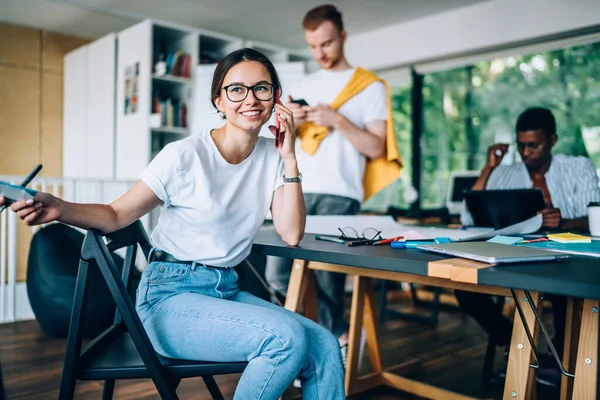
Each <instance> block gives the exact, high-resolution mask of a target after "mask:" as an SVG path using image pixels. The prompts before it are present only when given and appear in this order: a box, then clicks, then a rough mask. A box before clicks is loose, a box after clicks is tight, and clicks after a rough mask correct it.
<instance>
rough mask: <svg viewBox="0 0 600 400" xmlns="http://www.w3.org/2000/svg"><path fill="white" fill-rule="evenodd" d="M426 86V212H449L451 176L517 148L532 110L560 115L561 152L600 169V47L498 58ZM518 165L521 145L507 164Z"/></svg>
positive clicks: (432, 77)
mask: <svg viewBox="0 0 600 400" xmlns="http://www.w3.org/2000/svg"><path fill="white" fill-rule="evenodd" d="M423 81H424V83H423V121H424V122H423V123H424V128H423V134H422V138H421V151H422V162H421V168H422V169H421V172H422V174H421V176H422V178H421V194H420V195H421V196H420V202H421V203H420V207H421V208H423V209H430V208H438V207H442V206H443V205H444V203H445V195H446V188H447V185H448V178H449V174H450V173H451V172H453V171H461V170H479V169H481V168H482V167H483V165H484V164H485V160H486V156H487V148H488V147H489V146H490V145H491V144H493V143H496V142H506V143H511V144H514V142H515V132H514V126H515V122H516V119H517V117H518V115H519V114H520V113H521V112H522V111H523V110H525V109H526V108H527V107H532V106H540V107H547V108H549V109H551V110H552V112H553V113H554V116H555V118H556V123H557V133H558V142H557V144H556V146H555V148H554V150H553V152H554V153H563V154H567V155H583V156H589V157H590V158H591V160H592V161H593V162H594V165H595V166H596V168H599V169H600V43H594V44H588V45H583V46H576V47H568V48H564V49H559V50H554V51H547V52H539V53H534V54H526V55H514V56H510V57H504V58H497V59H494V60H491V61H485V62H479V63H476V64H474V65H472V66H468V67H465V68H457V69H453V70H449V71H441V72H434V73H429V74H426V75H425V76H424V80H423ZM401 148H405V147H404V145H403V147H401ZM408 148H410V146H408ZM518 161H519V156H518V153H517V152H516V149H515V146H514V145H513V146H511V147H510V152H509V154H508V156H507V157H506V160H505V162H507V163H512V162H518Z"/></svg>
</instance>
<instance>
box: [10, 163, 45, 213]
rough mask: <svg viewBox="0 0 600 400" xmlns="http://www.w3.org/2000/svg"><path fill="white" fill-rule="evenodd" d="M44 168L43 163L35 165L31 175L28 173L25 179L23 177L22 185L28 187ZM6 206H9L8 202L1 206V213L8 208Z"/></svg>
mask: <svg viewBox="0 0 600 400" xmlns="http://www.w3.org/2000/svg"><path fill="white" fill-rule="evenodd" d="M41 170H42V164H38V165H37V167H35V168H34V169H33V171H31V173H30V174H29V175H27V176H26V177H25V179H23V182H21V187H26V186H27V185H29V184H30V183H31V181H32V180H33V178H35V176H36V175H37V174H39V172H40V171H41ZM6 207H8V204H4V205H3V206H2V207H1V208H0V213H1V212H2V211H4V210H6Z"/></svg>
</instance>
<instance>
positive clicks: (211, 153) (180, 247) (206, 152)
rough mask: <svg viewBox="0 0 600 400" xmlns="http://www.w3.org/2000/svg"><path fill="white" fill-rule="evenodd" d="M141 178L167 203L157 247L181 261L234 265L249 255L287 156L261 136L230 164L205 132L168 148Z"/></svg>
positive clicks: (158, 229) (156, 236)
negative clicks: (251, 146) (236, 161)
mask: <svg viewBox="0 0 600 400" xmlns="http://www.w3.org/2000/svg"><path fill="white" fill-rule="evenodd" d="M140 179H142V180H143V181H144V182H145V183H146V184H147V185H148V186H149V187H150V189H152V191H153V192H154V193H155V194H156V196H157V197H158V198H159V199H160V200H161V201H162V202H163V205H162V208H161V213H160V217H159V220H158V225H157V226H156V228H155V229H154V231H153V232H152V235H151V239H150V240H151V242H152V245H153V247H155V248H156V249H158V250H163V251H166V252H168V253H170V254H171V255H173V256H174V257H175V258H177V259H179V260H183V261H197V262H199V263H202V264H206V265H213V266H217V267H233V266H236V265H238V264H239V263H240V262H242V261H243V260H244V259H245V258H246V257H247V256H248V254H250V250H251V246H252V240H253V239H254V236H255V235H256V233H257V232H258V230H259V229H260V226H261V225H262V223H263V222H264V220H265V217H266V216H267V213H268V212H269V209H270V207H271V200H272V198H273V192H274V191H275V190H277V189H278V188H279V187H281V186H282V185H283V160H282V158H281V157H280V155H279V152H278V151H277V149H276V148H275V144H274V140H273V139H267V138H263V137H259V138H258V140H257V142H256V145H255V146H254V150H253V151H252V153H250V155H249V156H248V157H247V158H246V159H245V160H244V161H242V162H241V163H239V164H235V165H233V164H229V163H228V162H227V161H226V160H225V159H224V158H223V156H222V155H221V153H220V152H219V150H218V149H217V146H216V145H215V142H214V141H213V139H212V137H211V136H210V131H206V132H202V133H201V134H199V135H194V136H192V137H188V138H185V139H183V140H179V141H177V142H173V143H170V144H168V145H167V146H165V148H164V149H163V150H162V151H161V152H160V153H159V154H158V155H157V156H156V157H155V158H154V160H152V162H151V163H150V165H148V167H147V168H146V169H145V170H144V171H143V172H142V174H141V176H140Z"/></svg>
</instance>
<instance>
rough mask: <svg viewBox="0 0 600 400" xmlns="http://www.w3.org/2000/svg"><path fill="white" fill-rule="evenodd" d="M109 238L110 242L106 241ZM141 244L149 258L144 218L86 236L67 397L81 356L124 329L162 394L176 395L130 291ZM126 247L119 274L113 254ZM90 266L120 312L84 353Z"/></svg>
mask: <svg viewBox="0 0 600 400" xmlns="http://www.w3.org/2000/svg"><path fill="white" fill-rule="evenodd" d="M105 238H106V243H105V241H104V239H105ZM138 245H139V246H140V247H141V248H142V251H143V253H144V255H145V256H146V257H148V254H149V252H150V244H149V241H148V236H147V235H146V232H145V230H144V228H143V226H142V224H141V222H140V221H136V222H134V223H133V224H131V225H129V226H127V227H125V228H123V229H121V230H119V231H116V232H113V233H111V234H108V235H103V234H102V233H101V232H99V231H97V230H93V229H92V230H89V231H88V232H87V233H86V235H85V238H84V240H83V246H82V248H81V261H80V263H79V272H78V275H77V285H76V288H75V298H74V300H73V312H72V314H71V325H70V326H69V338H68V341H67V350H66V355H65V366H64V369H63V383H62V384H61V394H62V393H63V387H62V386H65V389H64V392H65V393H68V394H70V396H69V395H66V396H65V398H72V393H73V390H74V383H73V382H72V380H71V381H69V379H70V378H69V376H71V375H73V373H74V371H75V370H77V366H78V364H79V359H80V358H81V359H83V358H84V357H92V354H94V353H95V352H97V351H101V349H102V345H103V344H104V343H106V344H107V345H109V344H110V342H111V340H112V337H114V335H116V334H118V333H119V331H121V330H122V329H125V330H127V331H128V332H129V334H130V335H131V339H132V341H133V343H134V344H135V346H136V348H137V350H138V352H139V354H140V357H141V358H142V360H143V362H144V364H145V366H146V368H147V370H148V373H149V375H150V376H151V378H152V380H153V381H154V383H155V385H156V387H157V389H158V391H159V393H160V394H161V397H163V398H176V396H175V392H174V388H173V386H172V384H171V383H170V382H169V379H170V377H169V373H168V371H167V370H166V369H165V368H164V367H163V366H162V364H161V363H160V361H159V358H158V356H157V354H156V352H155V351H154V348H153V347H152V343H151V342H150V338H149V337H148V335H147V333H146V331H145V329H144V326H143V325H142V322H141V320H140V319H139V316H138V314H137V312H136V310H135V306H134V304H133V301H132V299H131V297H130V296H129V292H128V287H127V286H128V285H129V283H130V277H131V274H132V271H133V268H135V259H136V255H137V246H138ZM124 247H126V248H127V254H126V257H125V262H124V265H123V271H122V273H121V276H119V270H118V269H117V266H116V265H115V263H114V261H113V259H112V257H111V254H110V253H111V251H115V250H118V249H121V248H124ZM90 265H92V266H97V267H98V268H99V269H100V272H101V274H102V277H103V278H104V281H105V282H106V285H107V286H108V289H109V291H110V293H111V296H112V297H113V300H114V301H115V303H116V305H117V311H116V313H115V323H114V324H113V326H112V327H110V328H109V329H108V330H107V331H105V332H104V333H102V334H101V335H100V336H98V338H96V339H94V341H93V342H92V343H91V344H90V345H89V346H88V348H86V350H84V351H83V352H82V353H81V354H80V351H81V331H80V324H81V323H80V321H81V315H82V312H83V303H84V300H85V292H86V290H85V288H86V285H87V277H88V269H89V266H90ZM88 350H89V351H88ZM173 396H175V397H173ZM61 398H62V396H61Z"/></svg>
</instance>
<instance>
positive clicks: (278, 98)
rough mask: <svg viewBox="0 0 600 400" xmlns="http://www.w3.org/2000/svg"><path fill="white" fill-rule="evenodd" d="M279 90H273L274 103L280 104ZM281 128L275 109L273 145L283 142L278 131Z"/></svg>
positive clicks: (279, 144)
mask: <svg viewBox="0 0 600 400" xmlns="http://www.w3.org/2000/svg"><path fill="white" fill-rule="evenodd" d="M280 97H281V91H280V90H279V89H277V90H275V104H281V101H280V100H281V99H280ZM280 129H281V123H280V122H279V117H278V116H277V111H275V147H277V148H278V147H279V146H281V145H282V144H283V135H282V134H281V132H280V131H279V130H280Z"/></svg>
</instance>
